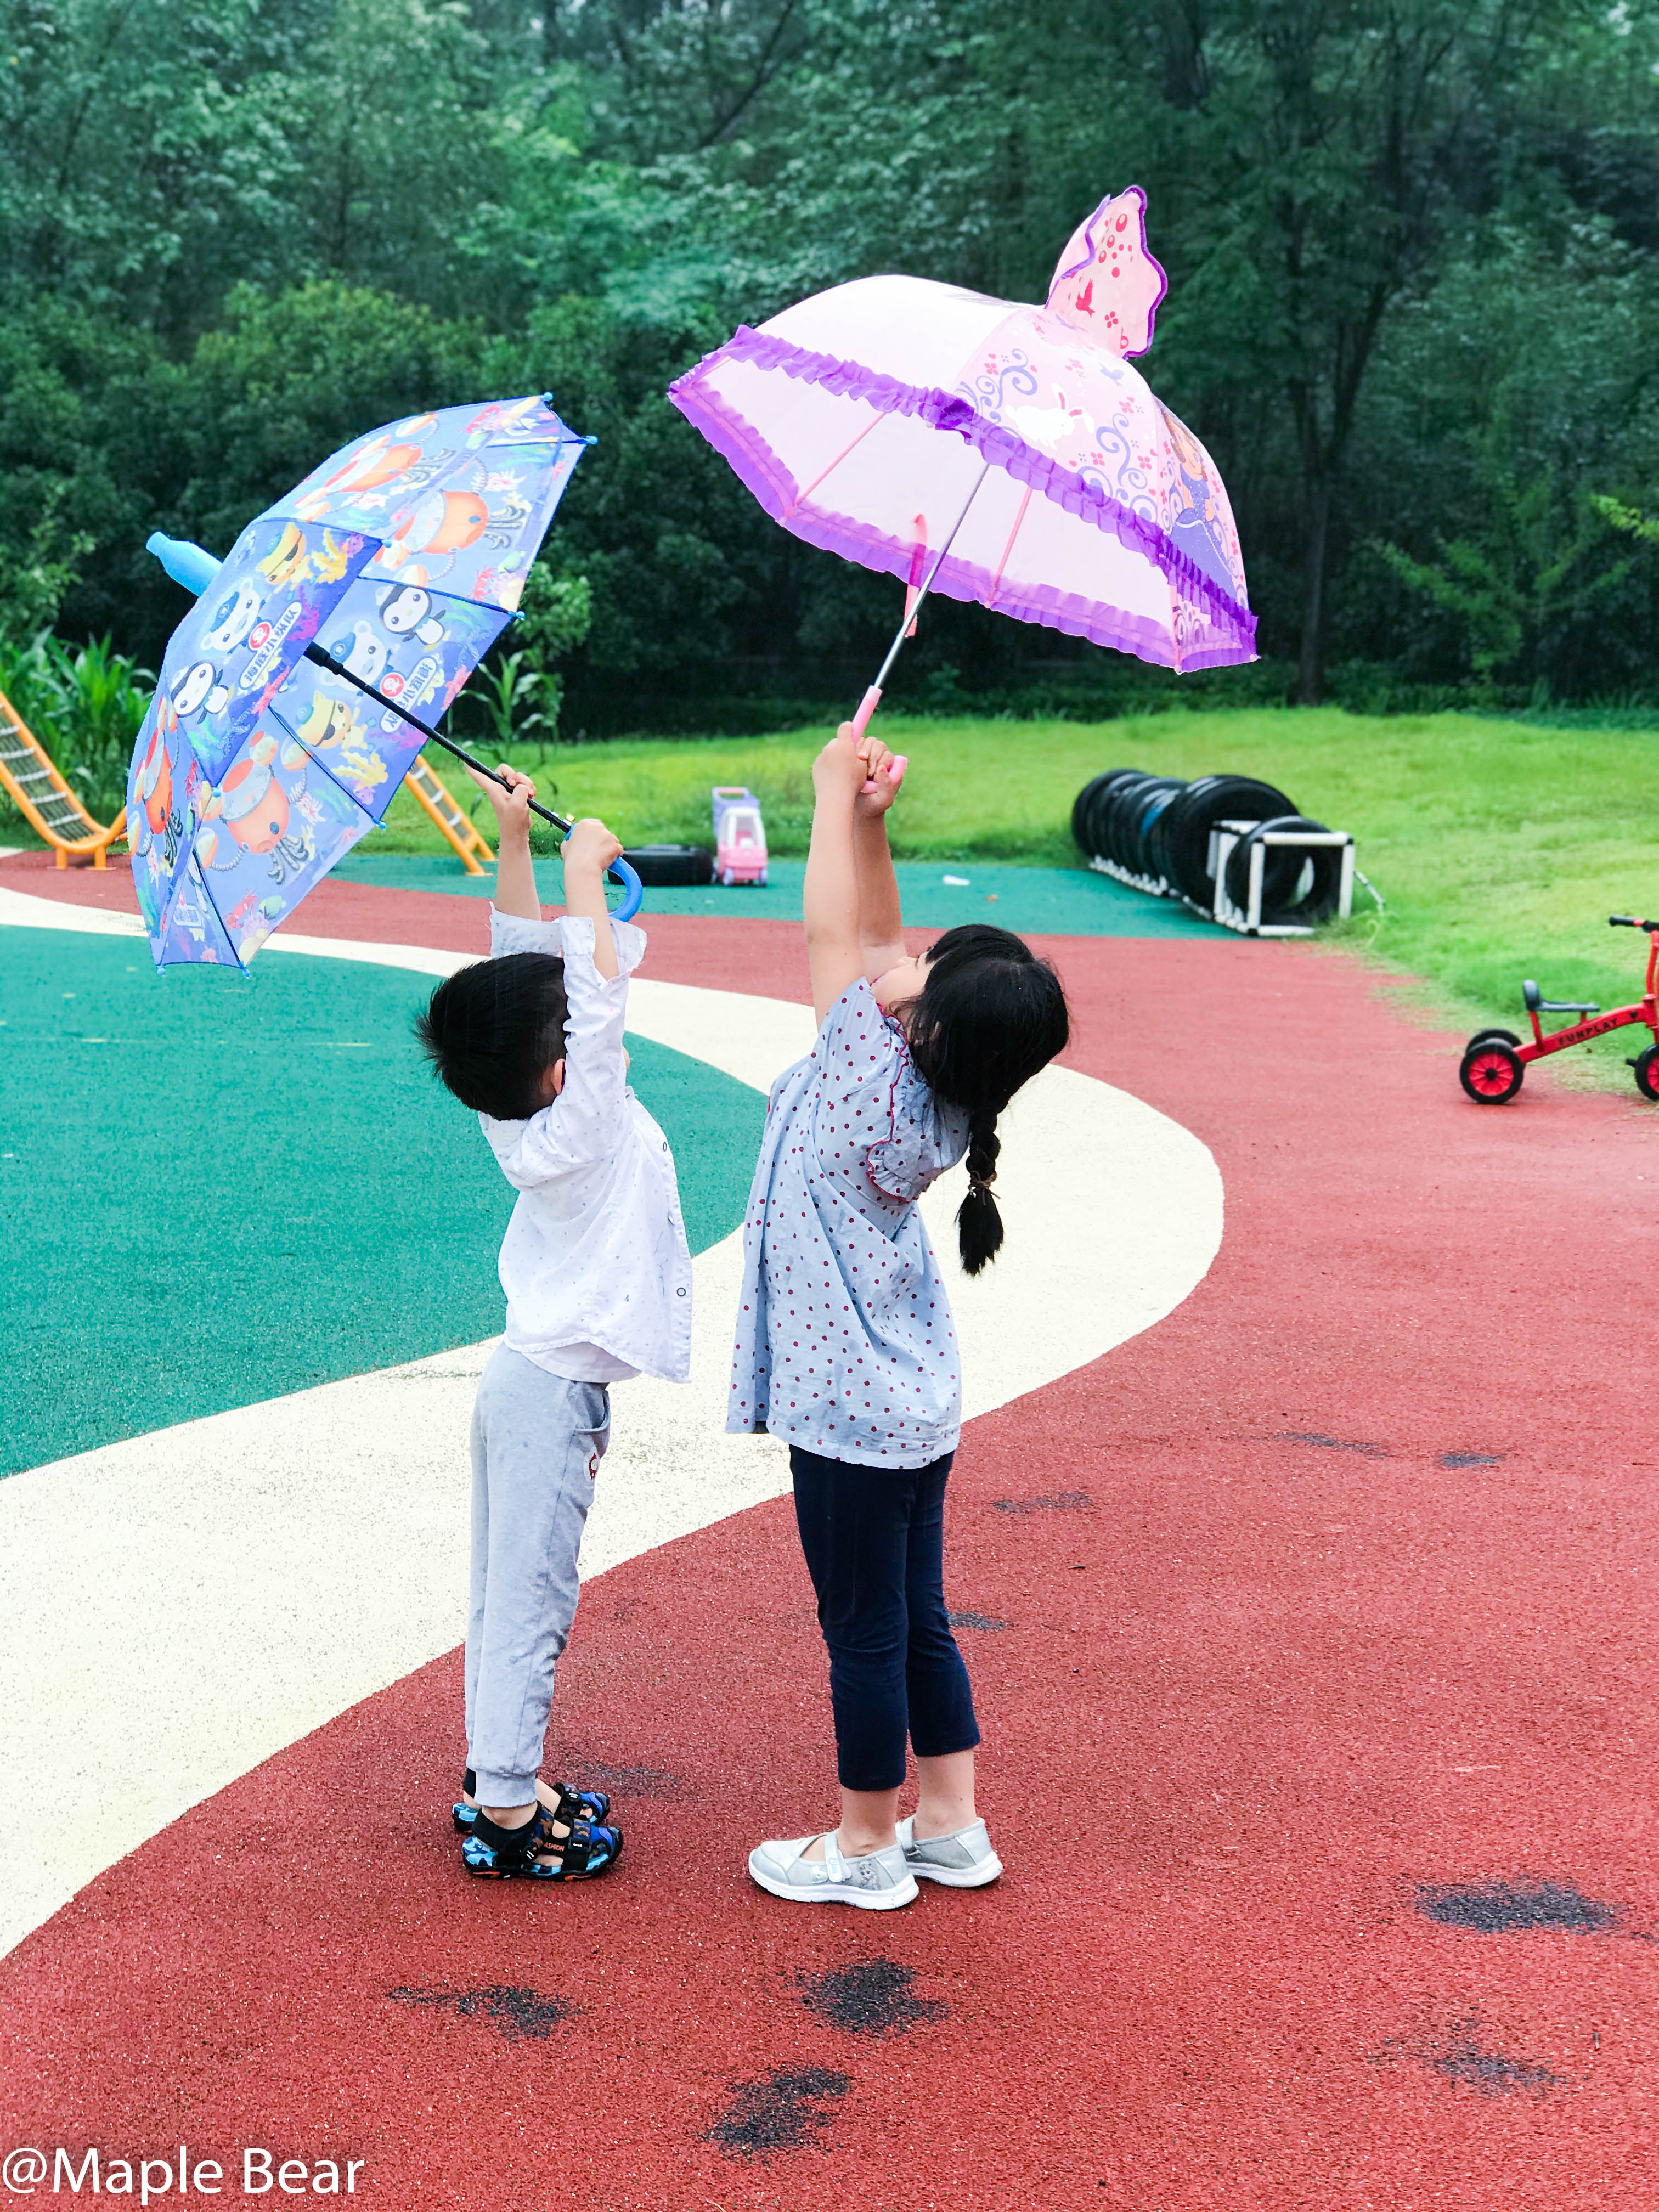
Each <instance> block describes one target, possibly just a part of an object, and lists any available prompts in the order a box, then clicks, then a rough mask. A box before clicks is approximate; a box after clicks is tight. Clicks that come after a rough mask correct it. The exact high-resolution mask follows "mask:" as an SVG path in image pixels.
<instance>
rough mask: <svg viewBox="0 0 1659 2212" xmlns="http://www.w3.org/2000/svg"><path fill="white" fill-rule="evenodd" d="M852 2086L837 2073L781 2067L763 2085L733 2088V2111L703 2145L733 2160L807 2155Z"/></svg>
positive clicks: (849, 2078) (817, 2068)
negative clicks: (782, 2154)
mask: <svg viewBox="0 0 1659 2212" xmlns="http://www.w3.org/2000/svg"><path fill="white" fill-rule="evenodd" d="M852 2086H853V2077H852V2075H850V2074H838V2073H837V2072H836V2070H835V2069H834V2068H833V2067H829V2066H775V2067H774V2068H773V2069H772V2071H771V2072H770V2073H769V2074H763V2075H761V2077H760V2079H759V2080H758V2081H738V2082H736V2083H734V2084H733V2087H732V2103H731V2106H730V2108H729V2109H728V2110H727V2111H726V2112H723V2113H722V2114H721V2116H720V2118H719V2119H717V2120H716V2121H715V2123H714V2126H713V2127H712V2128H708V2129H706V2130H704V2133H703V2141H704V2142H712V2143H718V2144H719V2145H720V2148H721V2149H722V2150H723V2151H725V2152H726V2154H727V2155H728V2156H729V2157H732V2158H769V2157H770V2156H771V2154H772V2153H773V2152H774V2151H780V2150H805V2148H808V2146H809V2145H811V2144H814V2143H816V2142H817V2140H818V2138H819V2137H820V2136H821V2135H822V2134H823V2130H824V2129H825V2128H827V2127H828V2126H829V2123H830V2121H831V2120H832V2119H833V2118H835V2108H836V2103H837V2101H838V2100H840V2099H841V2098H842V2097H844V2096H845V2095H846V2094H847V2092H848V2090H849V2089H850V2088H851V2087H852Z"/></svg>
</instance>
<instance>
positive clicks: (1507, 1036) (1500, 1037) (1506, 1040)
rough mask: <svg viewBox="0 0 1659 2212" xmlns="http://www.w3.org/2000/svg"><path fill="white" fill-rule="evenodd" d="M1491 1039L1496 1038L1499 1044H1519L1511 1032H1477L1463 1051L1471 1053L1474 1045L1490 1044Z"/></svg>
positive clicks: (1512, 1031) (1518, 1040)
mask: <svg viewBox="0 0 1659 2212" xmlns="http://www.w3.org/2000/svg"><path fill="white" fill-rule="evenodd" d="M1493 1038H1496V1039H1497V1041H1498V1043H1499V1044H1519V1043H1520V1042H1521V1040H1520V1038H1519V1037H1518V1036H1516V1034H1515V1031H1514V1030H1476V1031H1475V1033H1474V1036H1472V1037H1471V1038H1470V1039H1469V1041H1468V1043H1467V1044H1466V1045H1465V1046H1464V1048H1463V1049H1464V1051H1465V1052H1473V1051H1474V1048H1475V1047H1476V1045H1478V1044H1490V1043H1491V1042H1492V1040H1493Z"/></svg>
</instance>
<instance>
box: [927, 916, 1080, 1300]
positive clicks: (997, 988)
mask: <svg viewBox="0 0 1659 2212" xmlns="http://www.w3.org/2000/svg"><path fill="white" fill-rule="evenodd" d="M905 1029H906V1032H907V1034H908V1037H909V1041H910V1053H911V1057H912V1058H913V1059H914V1060H915V1063H916V1067H917V1070H918V1072H919V1073H921V1076H922V1077H923V1078H924V1079H925V1080H926V1081H927V1084H928V1085H929V1087H930V1088H931V1089H932V1091H933V1092H934V1094H935V1096H936V1097H939V1099H940V1100H942V1101H943V1102H944V1103H945V1104H946V1105H947V1106H955V1107H957V1108H960V1109H962V1110H963V1112H965V1113H966V1114H967V1115H968V1178H969V1180H968V1195H967V1197H966V1198H964V1199H963V1201H962V1204H961V1206H959V1207H958V1209H957V1237H958V1239H959V1241H960V1243H961V1247H962V1264H963V1267H964V1269H965V1270H966V1271H967V1273H969V1274H970V1275H976V1274H978V1273H979V1272H980V1270H981V1267H984V1266H985V1265H986V1263H987V1261H991V1260H994V1259H995V1257H996V1255H997V1254H998V1252H999V1251H1000V1249H1002V1215H1001V1213H1000V1211H999V1209H998V1206H997V1202H996V1200H995V1199H994V1197H993V1196H992V1194H991V1189H990V1186H991V1184H992V1183H994V1182H995V1181H996V1172H997V1154H998V1153H999V1152H1000V1150H1001V1148H1002V1147H1001V1143H1000V1139H999V1138H998V1136H997V1116H998V1115H999V1114H1000V1113H1001V1111H1002V1109H1003V1108H1004V1107H1005V1106H1006V1104H1007V1103H1008V1101H1009V1100H1010V1099H1011V1098H1012V1097H1013V1095H1014V1093H1015V1091H1018V1089H1019V1087H1020V1085H1021V1084H1023V1083H1028V1082H1030V1079H1031V1078H1032V1076H1034V1075H1036V1073H1038V1071H1039V1070H1040V1069H1042V1068H1044V1067H1046V1066H1048V1062H1049V1061H1050V1060H1052V1059H1053V1058H1054V1054H1056V1053H1058V1052H1063V1051H1064V1050H1065V1048H1066V1040H1067V1038H1068V1037H1069V1036H1070V1035H1071V1017H1070V1015H1069V1014H1068V1012H1067V1011H1066V994H1065V992H1064V991H1063V990H1062V989H1061V987H1060V978H1059V976H1058V975H1055V973H1054V969H1052V968H1051V967H1050V966H1049V965H1048V962H1047V961H1046V960H1040V959H1039V958H1038V957H1037V956H1036V953H1035V952H1033V951H1032V950H1031V948H1030V945H1027V944H1026V943H1025V941H1024V939H1023V938H1018V937H1016V936H1014V935H1013V934H1012V932H1011V931H1009V930H1006V929H993V928H991V927H989V926H988V924H986V923H983V922H969V923H967V924H965V925H964V926H963V927H962V928H960V929H947V930H946V931H945V934H944V936H943V937H941V938H940V939H939V942H938V943H937V944H936V945H934V947H933V951H932V952H931V953H930V954H929V956H928V961H927V975H926V978H925V980H924V982H923V984H922V989H921V996H920V998H918V999H916V1000H913V1001H912V1003H911V1005H910V1006H909V1007H908V1010H907V1012H906V1015H905Z"/></svg>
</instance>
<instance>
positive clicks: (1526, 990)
mask: <svg viewBox="0 0 1659 2212" xmlns="http://www.w3.org/2000/svg"><path fill="white" fill-rule="evenodd" d="M1521 995H1522V998H1523V999H1524V1000H1526V1002H1527V1012H1528V1013H1529V1014H1599V1013H1600V1012H1601V1007H1600V1006H1591V1005H1587V1004H1585V1003H1583V1001H1581V1000H1577V999H1546V998H1544V997H1543V996H1542V995H1541V993H1540V991H1539V988H1538V986H1537V984H1536V983H1534V982H1533V981H1531V980H1530V979H1528V981H1526V982H1524V983H1523V984H1522V986H1521Z"/></svg>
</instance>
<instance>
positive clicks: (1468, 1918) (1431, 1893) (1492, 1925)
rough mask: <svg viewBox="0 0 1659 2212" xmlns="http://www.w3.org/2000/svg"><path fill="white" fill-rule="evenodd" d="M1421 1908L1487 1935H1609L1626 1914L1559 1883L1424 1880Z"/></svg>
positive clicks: (1446, 1921)
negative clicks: (1542, 1932) (1531, 1931)
mask: <svg viewBox="0 0 1659 2212" xmlns="http://www.w3.org/2000/svg"><path fill="white" fill-rule="evenodd" d="M1417 1909H1418V1911H1419V1912H1421V1913H1424V1914H1425V1915H1426V1916H1427V1917H1428V1918H1429V1919H1431V1920H1437V1921H1438V1922H1439V1923H1440V1925H1441V1926H1442V1927H1443V1928H1473V1929H1474V1930H1475V1931H1476V1932H1477V1933H1478V1934H1480V1935H1482V1936H1507V1935H1512V1934H1517V1933H1521V1932H1524V1931H1526V1930H1528V1929H1546V1930H1547V1931H1549V1932H1551V1933H1553V1934H1556V1935H1570V1936H1606V1935H1608V1934H1610V1933H1611V1932H1612V1931H1613V1929H1616V1928H1617V1927H1618V1926H1619V1923H1620V1918H1621V1917H1622V1916H1621V1915H1620V1912H1619V1911H1618V1909H1617V1908H1616V1907H1615V1906H1613V1905H1604V1904H1603V1903H1602V1902H1601V1899H1599V1898H1595V1897H1586V1896H1585V1895H1584V1894H1583V1891H1582V1890H1577V1889H1574V1888H1573V1887H1571V1884H1570V1883H1567V1882H1559V1881H1516V1882H1510V1881H1480V1882H1470V1883H1468V1884H1467V1885H1443V1884H1441V1883H1438V1882H1419V1884H1418V1886H1417Z"/></svg>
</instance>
